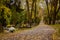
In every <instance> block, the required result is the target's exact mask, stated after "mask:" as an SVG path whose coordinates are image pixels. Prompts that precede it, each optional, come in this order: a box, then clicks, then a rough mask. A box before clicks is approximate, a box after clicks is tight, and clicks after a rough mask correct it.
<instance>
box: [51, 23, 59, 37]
mask: <svg viewBox="0 0 60 40" xmlns="http://www.w3.org/2000/svg"><path fill="white" fill-rule="evenodd" d="M51 26H52V27H53V28H54V29H55V30H56V32H57V36H59V37H60V24H55V25H51Z"/></svg>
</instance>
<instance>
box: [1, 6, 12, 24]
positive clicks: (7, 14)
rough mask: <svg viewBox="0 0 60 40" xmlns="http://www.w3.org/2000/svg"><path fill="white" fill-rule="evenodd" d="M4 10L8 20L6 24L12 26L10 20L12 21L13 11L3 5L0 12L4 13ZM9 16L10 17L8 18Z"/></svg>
mask: <svg viewBox="0 0 60 40" xmlns="http://www.w3.org/2000/svg"><path fill="white" fill-rule="evenodd" d="M2 9H4V14H3V16H4V18H5V19H6V23H7V24H10V20H11V16H12V15H11V11H10V9H9V8H8V7H6V6H4V5H1V6H0V12H1V11H2ZM8 16H9V17H8Z"/></svg>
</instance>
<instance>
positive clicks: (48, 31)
mask: <svg viewBox="0 0 60 40" xmlns="http://www.w3.org/2000/svg"><path fill="white" fill-rule="evenodd" d="M54 31H55V30H54V29H53V28H52V27H50V26H48V25H45V24H44V23H43V21H41V22H40V24H39V25H38V26H37V27H36V28H34V29H33V30H26V31H24V32H21V33H18V34H15V35H12V36H9V37H6V38H0V40H52V38H51V37H49V36H51V35H52V33H54Z"/></svg>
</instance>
